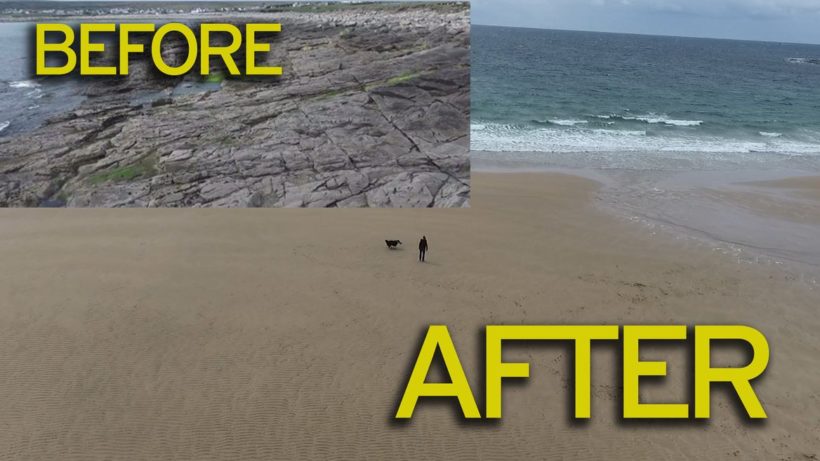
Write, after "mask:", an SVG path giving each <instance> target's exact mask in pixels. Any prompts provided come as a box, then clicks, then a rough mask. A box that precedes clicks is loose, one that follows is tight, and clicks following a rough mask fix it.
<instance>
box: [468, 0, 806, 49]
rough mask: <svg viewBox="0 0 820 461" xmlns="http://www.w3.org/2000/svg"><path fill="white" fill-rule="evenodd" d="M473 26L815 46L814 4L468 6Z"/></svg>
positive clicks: (666, 0)
mask: <svg viewBox="0 0 820 461" xmlns="http://www.w3.org/2000/svg"><path fill="white" fill-rule="evenodd" d="M472 18H473V19H472V20H473V24H486V25H503V26H515V27H535V28H543V29H569V30H586V31H598V32H624V33H635V34H650V35H679V36H685V37H712V38H732V39H741V40H763V41H773V42H797V43H814V44H820V0H472Z"/></svg>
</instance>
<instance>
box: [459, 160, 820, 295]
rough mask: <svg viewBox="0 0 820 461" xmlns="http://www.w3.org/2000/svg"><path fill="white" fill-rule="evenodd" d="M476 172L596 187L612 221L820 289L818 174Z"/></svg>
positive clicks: (524, 168)
mask: <svg viewBox="0 0 820 461" xmlns="http://www.w3.org/2000/svg"><path fill="white" fill-rule="evenodd" d="M490 154H491V153H490ZM473 158H475V157H474V156H473ZM476 163H478V165H476ZM473 171H475V172H484V173H486V174H492V173H506V174H521V173H527V172H535V173H539V174H550V173H559V174H567V175H576V176H579V177H582V178H586V179H589V180H593V181H596V182H598V183H600V184H601V188H600V189H599V191H598V193H597V194H596V199H595V205H596V206H597V207H598V208H599V209H601V210H603V211H605V212H607V213H610V214H612V215H613V216H616V217H618V218H620V219H625V220H627V221H636V222H639V223H641V224H642V225H643V226H644V227H646V228H648V229H652V230H660V231H662V232H665V233H667V234H669V235H671V236H672V237H675V238H679V239H691V240H693V241H697V242H700V243H702V244H703V245H705V246H706V247H708V248H711V249H712V250H713V251H719V252H724V253H726V254H728V255H731V256H733V257H734V258H736V259H737V260H738V261H739V262H744V263H755V264H764V265H775V266H780V267H781V268H782V269H784V270H787V271H789V272H791V273H793V274H795V276H796V277H798V278H801V279H803V280H805V281H806V282H808V283H810V284H812V285H818V284H820V251H818V249H820V212H818V211H817V210H820V172H814V171H811V170H794V169H782V170H768V169H760V168H757V169H753V168H746V169H743V168H738V169H736V170H702V171H677V170H668V171H664V170H631V169H602V168H562V167H551V166H545V165H534V166H533V165H528V164H519V165H515V164H514V163H511V162H508V163H505V164H503V166H500V167H499V166H493V165H491V166H488V165H487V163H486V162H484V163H482V162H481V161H479V162H475V161H474V162H473Z"/></svg>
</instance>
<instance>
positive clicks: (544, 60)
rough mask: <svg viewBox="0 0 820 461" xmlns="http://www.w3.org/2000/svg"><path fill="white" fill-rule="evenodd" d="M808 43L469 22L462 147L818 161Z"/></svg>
mask: <svg viewBox="0 0 820 461" xmlns="http://www.w3.org/2000/svg"><path fill="white" fill-rule="evenodd" d="M817 58H820V46H815V45H798V44H781V43H763V42H745V41H730V40H712V39H693V38H677V37H656V36H639V35H626V34H604V33H591V32H571V31H555V30H536V29H517V28H505V27H489V26H473V29H472V86H471V91H472V130H471V131H472V133H471V135H472V146H473V149H476V150H486V151H500V152H507V153H508V154H506V155H505V156H506V157H507V158H515V155H514V153H516V152H520V153H524V152H527V153H529V154H528V155H526V158H528V159H529V160H534V161H538V160H539V159H541V160H543V161H544V162H545V163H557V164H560V165H566V166H594V167H608V166H618V167H635V168H642V167H646V166H647V165H651V167H652V168H663V167H665V166H682V167H692V166H697V167H708V166H709V165H710V164H711V163H715V162H718V163H721V164H725V163H732V164H736V165H744V164H759V163H761V162H763V163H766V162H767V161H782V160H783V158H786V157H787V158H790V159H791V160H793V161H800V162H803V163H810V164H814V165H820V61H817Z"/></svg>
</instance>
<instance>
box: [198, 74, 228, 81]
mask: <svg viewBox="0 0 820 461" xmlns="http://www.w3.org/2000/svg"><path fill="white" fill-rule="evenodd" d="M223 80H225V74H223V73H222V72H214V73H211V74H208V75H204V76H203V78H202V81H203V82H205V83H222V81H223Z"/></svg>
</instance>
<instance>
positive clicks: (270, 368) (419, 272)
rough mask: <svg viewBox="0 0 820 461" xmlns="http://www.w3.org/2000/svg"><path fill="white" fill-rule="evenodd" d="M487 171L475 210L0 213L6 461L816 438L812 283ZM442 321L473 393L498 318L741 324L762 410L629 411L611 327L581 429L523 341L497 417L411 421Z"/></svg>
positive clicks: (748, 451) (451, 415)
mask: <svg viewBox="0 0 820 461" xmlns="http://www.w3.org/2000/svg"><path fill="white" fill-rule="evenodd" d="M472 184H473V196H472V201H471V202H472V208H470V209H449V210H418V209H414V210H379V209H366V210H357V209H342V210H267V211H264V210H197V209H186V210H138V211H137V210H130V211H129V210H92V209H83V210H33V209H29V210H0V258H2V264H1V265H0V293H1V294H2V296H1V297H0V402H3V411H2V412H0V429H2V430H0V458H2V459H47V458H52V459H54V458H58V459H76V460H87V459H112V458H119V459H200V460H204V459H271V458H278V459H317V458H320V459H328V458H331V459H332V458H339V459H341V458H344V459H349V458H371V459H384V458H398V459H404V458H449V459H452V458H461V459H466V458H482V459H499V458H501V457H507V458H511V459H514V458H518V459H521V458H524V457H530V458H538V459H546V458H550V459H569V458H586V459H625V460H635V459H648V460H649V459H651V460H655V459H793V460H798V459H815V458H816V457H817V456H820V449H818V447H820V420H818V418H817V415H818V414H819V413H820V369H818V367H817V356H818V354H819V353H820V336H818V335H817V331H820V318H818V316H817V308H818V306H820V291H818V289H817V287H816V286H813V285H811V284H809V283H806V282H805V281H803V280H800V279H799V278H795V277H794V276H793V274H792V273H790V272H789V271H788V270H784V269H783V268H781V267H779V266H774V265H762V264H744V263H739V262H738V259H737V258H734V257H732V256H730V255H726V254H724V253H721V252H718V251H713V250H712V249H711V248H709V247H708V246H707V245H702V244H701V243H698V242H694V241H691V240H687V239H678V238H674V237H673V236H672V235H668V234H666V233H664V232H656V231H654V230H653V229H651V228H649V227H647V226H644V225H641V224H640V223H636V222H630V221H628V220H623V219H617V218H616V217H613V216H612V215H611V214H608V213H606V212H603V211H601V210H600V206H598V205H596V204H595V201H596V194H599V193H600V191H601V189H600V188H601V186H600V185H599V184H597V183H595V182H593V181H590V180H588V179H583V178H579V177H573V176H567V175H558V174H486V173H483V174H475V175H474V177H473V182H472ZM422 234H425V235H427V237H428V239H429V242H430V252H429V253H428V263H426V264H421V263H418V262H417V261H416V252H415V245H416V242H417V240H418V238H419V237H420V236H421V235H422ZM385 239H400V240H402V241H403V242H404V245H403V246H402V247H401V248H400V249H399V250H395V251H391V250H388V249H387V248H386V247H385V245H384V240H385ZM433 323H443V324H446V325H448V326H449V327H450V332H451V334H452V336H453V339H454V342H455V345H456V347H457V348H458V352H459V355H460V358H461V360H462V363H463V365H464V367H465V371H466V373H467V375H468V378H469V380H470V382H471V385H472V388H473V389H474V391H476V392H477V394H478V395H477V400H478V402H479V406H480V407H481V408H483V395H481V389H483V386H482V385H481V384H480V383H481V381H482V380H483V377H482V376H481V375H480V374H481V372H482V370H483V367H482V366H480V360H481V356H482V354H481V353H480V350H479V347H478V344H479V342H480V340H481V339H482V338H483V333H482V332H483V330H482V328H483V326H484V325H486V324H496V323H525V324H535V323H548V324H566V323H581V324H602V323H612V324H621V325H622V324H690V325H691V324H708V323H739V324H747V325H751V326H754V327H756V328H758V329H760V330H761V331H762V332H763V333H764V334H765V335H766V337H767V338H768V341H769V343H770V345H771V350H772V358H771V362H770V364H769V368H768V371H767V373H766V375H765V376H764V377H763V378H761V379H760V380H758V381H756V384H755V388H756V390H757V392H758V395H759V396H760V398H761V400H762V402H763V405H764V407H765V409H766V411H767V412H768V414H769V419H768V420H767V421H766V422H765V423H764V424H749V423H748V422H746V421H744V419H742V418H740V417H739V416H738V412H737V409H738V406H737V403H736V401H735V399H733V398H732V397H731V394H730V393H728V392H724V391H721V390H719V388H717V389H715V391H714V393H713V400H712V419H711V420H710V421H708V422H706V423H703V422H700V423H698V422H687V421H684V422H667V423H664V422H647V423H625V422H623V421H620V418H619V417H618V414H619V412H620V404H619V401H620V397H621V384H620V382H619V380H620V373H619V371H618V366H617V365H618V362H619V359H618V357H619V355H620V353H619V352H618V348H617V346H616V345H610V346H607V345H604V344H601V345H599V346H595V347H594V348H593V374H592V419H591V421H589V422H588V423H586V424H577V423H573V422H571V421H569V420H568V418H567V414H568V412H569V404H570V402H571V393H570V391H569V389H568V387H567V386H568V381H567V379H568V375H567V373H568V371H569V369H570V363H571V358H572V355H571V354H570V350H569V349H568V347H565V346H563V345H554V346H543V345H520V346H511V347H510V348H509V349H506V352H505V356H504V357H505V359H506V360H508V361H519V360H520V361H528V362H530V363H531V378H530V379H529V380H528V381H526V382H525V384H518V385H516V384H515V382H514V381H509V382H508V383H505V391H504V419H503V420H502V421H501V422H500V423H496V424H492V423H490V424H486V423H477V424H476V423H471V424H465V423H463V422H462V421H461V420H460V418H458V417H457V416H456V411H457V410H456V409H455V408H454V406H453V405H451V404H449V403H435V402H422V403H421V404H420V406H419V407H418V408H417V409H416V415H415V417H414V419H413V420H412V421H411V422H410V423H409V424H396V423H394V422H392V420H391V417H392V415H393V413H394V412H395V409H396V406H397V404H398V397H399V395H400V392H401V391H402V390H403V387H404V384H405V382H406V379H407V377H408V370H409V367H410V365H411V363H412V361H413V360H414V359H415V355H416V353H417V347H418V344H419V339H420V337H421V334H422V332H423V331H424V329H425V328H426V326H427V325H429V324H433ZM741 352H742V351H738V350H734V349H729V350H722V351H720V353H717V354H716V357H715V360H717V361H720V362H721V363H726V364H732V363H736V364H738V365H739V364H741V362H742V359H743V354H742V353H741ZM686 356H687V354H686V352H685V346H683V345H680V347H676V345H672V346H665V347H652V346H647V348H646V349H645V356H644V358H645V359H653V360H660V359H666V360H668V361H669V367H668V369H669V373H670V375H669V377H668V379H666V380H663V381H660V382H656V383H653V382H651V381H650V382H647V384H646V386H645V387H643V388H642V399H643V400H644V401H652V402H676V401H684V400H685V399H686V397H687V394H688V392H687V389H688V381H689V379H690V378H691V372H690V371H688V368H687V362H686Z"/></svg>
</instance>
